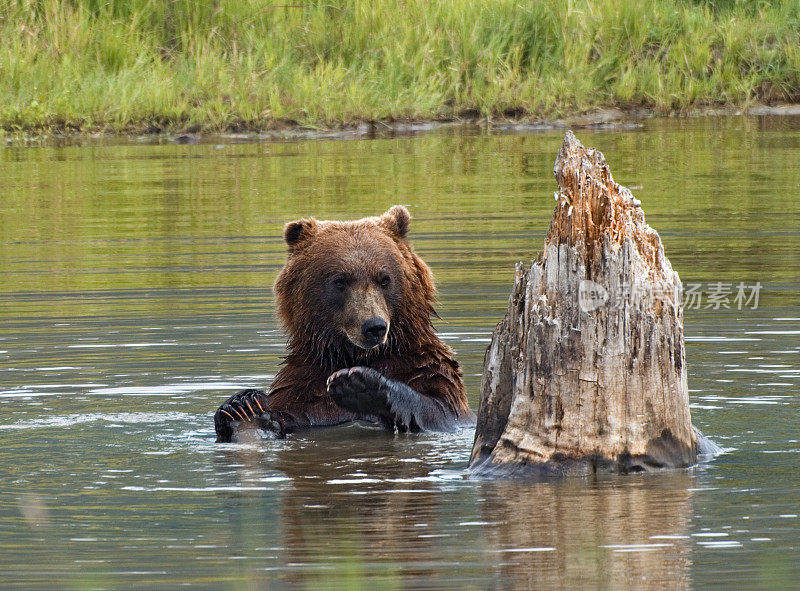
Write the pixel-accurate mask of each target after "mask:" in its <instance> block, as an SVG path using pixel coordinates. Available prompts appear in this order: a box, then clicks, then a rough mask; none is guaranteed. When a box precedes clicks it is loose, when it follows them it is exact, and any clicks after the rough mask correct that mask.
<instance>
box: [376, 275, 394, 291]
mask: <svg viewBox="0 0 800 591" xmlns="http://www.w3.org/2000/svg"><path fill="white" fill-rule="evenodd" d="M378 283H379V284H380V286H381V287H383V288H387V287H389V285H390V284H391V283H392V278H391V277H389V274H388V273H382V274H381V277H380V279H379V280H378Z"/></svg>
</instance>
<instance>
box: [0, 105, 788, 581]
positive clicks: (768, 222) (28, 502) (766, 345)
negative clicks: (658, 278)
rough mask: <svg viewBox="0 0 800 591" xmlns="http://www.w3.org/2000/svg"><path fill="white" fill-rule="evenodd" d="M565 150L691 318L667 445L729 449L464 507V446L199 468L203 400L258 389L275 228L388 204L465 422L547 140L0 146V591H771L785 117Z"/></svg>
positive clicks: (545, 192) (522, 246)
mask: <svg viewBox="0 0 800 591" xmlns="http://www.w3.org/2000/svg"><path fill="white" fill-rule="evenodd" d="M578 136H579V138H580V139H582V140H583V141H584V143H586V144H587V145H593V146H596V147H598V148H600V149H601V150H602V151H603V152H604V153H605V155H606V158H607V159H608V161H609V163H610V165H611V168H612V172H613V174H614V176H615V179H616V180H617V181H618V182H621V183H623V184H625V185H628V186H631V187H633V188H634V193H635V195H636V196H637V197H638V198H639V199H641V201H642V203H643V207H644V210H645V212H646V215H647V219H648V222H649V223H650V224H651V225H652V226H654V227H655V228H656V229H657V230H659V232H660V233H661V236H662V240H663V242H664V244H665V247H666V251H667V255H668V256H669V258H670V260H671V261H672V264H673V267H674V268H675V269H676V270H677V271H678V272H679V274H680V275H681V278H682V279H683V281H684V283H685V284H694V285H698V286H699V288H698V289H699V291H701V292H702V293H703V294H704V296H705V298H706V299H705V300H704V301H703V302H702V305H701V307H700V309H687V310H686V313H685V318H686V335H687V362H688V366H689V385H690V389H691V400H692V414H693V419H694V422H695V424H697V425H698V426H699V427H700V428H701V429H702V430H703V431H704V432H705V433H706V434H708V435H709V436H710V437H711V438H712V439H714V440H715V441H716V442H718V443H719V444H720V445H722V446H724V447H725V448H727V450H728V451H727V453H726V454H725V455H723V456H721V457H720V458H718V459H717V460H715V461H714V462H712V463H711V464H708V465H705V466H701V467H699V468H696V469H693V470H689V471H676V472H670V473H666V474H657V475H641V476H630V477H624V478H604V479H601V480H598V481H585V480H579V481H569V482H546V483H525V482H481V481H477V482H476V481H469V480H465V479H464V478H463V474H464V468H465V466H466V462H467V459H468V456H469V450H470V447H471V443H472V435H473V434H472V432H470V431H464V432H460V433H456V434H450V435H440V434H422V435H408V434H406V435H397V436H391V435H387V434H385V433H383V432H380V431H375V430H373V429H370V428H367V427H363V426H356V425H351V426H346V427H342V428H336V429H332V430H328V431H323V432H316V433H311V434H301V435H296V436H292V437H290V438H289V439H288V440H285V441H273V442H263V443H259V444H255V445H217V444H215V443H214V434H213V426H212V414H213V411H214V410H215V408H216V407H217V406H218V405H219V403H220V402H221V401H222V400H224V398H225V397H226V396H228V395H229V394H230V393H232V392H233V391H235V390H236V389H239V388H242V387H245V386H263V385H268V384H269V382H270V380H271V378H272V376H274V374H275V372H276V371H277V370H278V367H279V363H280V359H281V355H282V353H283V350H284V342H285V341H284V336H283V335H282V334H281V332H280V330H279V327H278V325H277V324H276V320H275V316H274V301H273V296H272V293H271V290H270V286H271V284H272V282H273V280H274V278H275V275H276V274H277V272H278V270H279V269H280V267H281V265H282V264H283V260H284V245H283V244H282V240H281V232H282V227H283V224H284V223H285V222H287V221H290V220H292V219H296V218H298V217H300V216H302V215H314V216H316V217H318V218H323V219H324V218H349V219H352V218H357V217H361V216H364V215H376V214H379V213H382V212H383V211H385V210H386V209H387V208H388V207H389V206H391V205H392V204H395V203H404V204H407V205H408V206H409V208H410V210H411V212H412V215H413V216H414V220H413V222H412V228H411V238H412V240H413V242H414V245H415V247H416V249H417V251H418V252H419V253H420V254H421V255H422V256H423V258H424V259H425V260H426V261H427V262H428V264H429V265H430V266H431V268H432V269H433V272H434V274H435V276H436V279H437V282H438V287H439V297H440V305H439V312H440V314H441V317H442V318H441V320H440V321H439V322H438V328H439V330H440V331H441V334H442V336H443V338H444V339H445V340H446V341H447V342H448V343H449V344H450V345H451V346H452V347H453V348H454V349H455V350H456V353H457V355H458V358H459V360H460V361H461V363H462V366H463V368H464V373H465V381H466V385H467V389H468V392H469V397H470V401H471V404H472V406H473V407H477V403H478V397H479V386H480V372H481V368H482V360H483V353H484V351H485V348H486V346H487V343H488V341H489V337H490V334H491V331H492V329H493V328H494V325H495V324H496V323H497V322H498V321H499V320H500V319H501V318H502V315H503V313H504V311H505V307H506V301H507V298H508V294H509V292H510V288H511V284H512V282H513V269H514V263H515V262H516V261H518V260H529V259H531V258H532V257H533V256H534V255H535V254H536V253H537V252H538V251H539V250H540V248H541V245H542V241H543V238H544V235H545V233H546V231H547V228H548V224H549V221H550V217H551V214H552V208H553V205H554V202H553V198H552V195H553V191H554V190H555V188H556V187H555V182H554V180H553V178H552V165H553V160H554V158H555V154H556V152H557V150H558V147H559V146H560V143H561V133H560V132H543V133H537V134H532V133H516V134H513V133H509V134H496V135H495V134H490V133H486V132H480V133H479V132H476V131H466V130H457V129H450V130H440V131H439V132H434V133H428V134H424V135H419V136H416V137H403V138H393V139H392V138H386V139H372V140H359V141H307V142H296V143H290V142H286V143H262V144H216V143H213V142H212V143H207V144H200V145H173V144H164V145H140V144H138V143H137V142H136V141H130V142H117V143H111V144H103V143H95V144H94V145H89V146H76V147H53V146H50V147H39V148H18V147H13V148H4V149H0V172H1V173H2V174H1V175H0V195H2V198H1V199H0V271H2V277H3V288H2V290H0V465H1V466H2V473H0V495H2V498H3V499H4V502H3V503H2V504H0V523H2V528H0V547H1V548H2V552H0V572H2V577H3V585H5V586H11V585H23V584H27V585H33V586H36V587H41V588H50V587H52V588H80V589H83V588H108V587H122V586H131V587H144V586H150V585H155V586H158V587H162V588H171V587H174V586H177V585H179V584H191V585H194V586H197V587H201V588H202V587H205V588H236V589H238V588H262V587H263V588H266V587H269V588H284V587H301V588H303V587H308V588H318V587H337V586H338V587H342V588H348V587H353V586H358V585H362V586H368V587H370V588H373V587H386V588H452V587H453V586H459V587H464V588H476V589H485V588H487V587H496V588H512V587H515V588H525V587H537V588H562V587H568V586H570V587H575V588H582V589H584V588H585V589H592V588H598V589H625V588H642V589H644V588H647V589H653V588H656V589H657V588H668V589H675V588H688V587H691V586H695V587H703V588H706V587H707V588H714V587H732V586H735V587H737V588H741V587H749V588H773V589H775V588H786V589H791V588H795V586H796V581H797V580H800V566H798V565H799V564H800V562H798V560H797V558H798V548H799V547H800V535H799V534H798V526H800V517H798V514H800V476H798V474H797V470H796V468H797V466H798V465H799V464H800V462H798V459H799V458H800V429H798V427H797V418H796V417H797V416H798V411H800V403H799V402H798V393H799V388H798V386H799V385H800V306H799V304H800V296H799V295H798V289H799V288H800V278H799V275H800V199H798V189H797V178H798V175H799V174H800V119H798V118H788V117H787V118H729V119H697V120H664V121H653V122H648V123H647V124H646V125H645V126H644V127H643V128H642V129H637V130H625V131H602V132H590V131H582V132H579V133H578ZM757 283H760V284H761V286H762V288H761V291H760V294H759V303H758V307H757V308H756V309H752V302H751V305H749V306H742V309H738V308H739V306H738V305H737V303H736V301H735V300H734V296H735V295H736V286H738V285H739V284H743V285H745V286H747V287H748V288H749V287H750V286H753V285H755V284H757ZM717 284H721V287H716V288H715V287H714V286H715V285H717ZM715 290H716V291H717V293H724V292H725V290H729V291H728V292H727V293H728V299H727V300H726V301H723V302H722V303H720V305H719V306H718V309H717V306H716V305H712V306H711V307H710V308H709V307H706V306H707V305H708V303H709V300H708V295H709V293H710V292H712V291H715ZM726 305H727V307H725V306H726Z"/></svg>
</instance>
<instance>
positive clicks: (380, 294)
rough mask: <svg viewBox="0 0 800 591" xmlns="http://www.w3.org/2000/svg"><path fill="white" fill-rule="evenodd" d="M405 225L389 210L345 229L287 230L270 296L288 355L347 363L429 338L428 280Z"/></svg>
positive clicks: (308, 225)
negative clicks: (284, 333)
mask: <svg viewBox="0 0 800 591" xmlns="http://www.w3.org/2000/svg"><path fill="white" fill-rule="evenodd" d="M410 221H411V215H410V214H409V213H408V210H407V209H406V208H405V207H403V206H400V205H395V206H394V207H392V208H391V209H389V211H387V212H386V213H385V214H383V215H382V216H379V217H369V218H364V219H361V220H356V221H352V222H338V221H320V220H315V219H313V218H304V219H300V220H297V221H294V222H290V223H288V224H286V227H285V229H284V239H285V240H286V244H287V245H288V247H289V256H288V259H287V261H286V265H285V266H284V268H283V270H282V271H281V272H280V274H279V275H278V278H277V280H276V281H275V286H274V289H275V296H276V303H277V308H278V315H279V317H280V319H281V321H282V322H283V325H284V327H285V328H286V330H287V332H288V333H289V337H290V343H289V346H290V349H291V350H293V351H296V352H299V350H304V351H306V352H308V353H309V354H311V355H314V356H316V357H318V358H322V359H325V358H327V359H330V360H332V361H333V360H338V359H343V358H348V359H352V358H354V357H363V356H364V355H369V354H370V353H369V352H373V353H374V352H377V351H381V350H386V349H387V348H394V349H402V348H403V345H404V344H405V343H408V342H417V341H418V340H419V338H420V337H421V336H422V335H423V333H425V334H427V332H428V331H429V330H431V325H430V316H431V314H433V313H434V312H433V306H432V304H433V301H434V298H435V290H434V287H433V277H432V275H431V272H430V269H428V266H427V265H426V264H425V263H424V262H423V261H422V260H421V259H420V258H419V257H418V256H417V255H416V254H415V253H414V251H413V250H412V248H411V245H410V244H409V242H408V240H407V238H406V236H407V234H408V227H409V222H410Z"/></svg>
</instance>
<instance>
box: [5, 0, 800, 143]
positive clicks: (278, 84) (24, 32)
mask: <svg viewBox="0 0 800 591" xmlns="http://www.w3.org/2000/svg"><path fill="white" fill-rule="evenodd" d="M775 102H782V103H798V102H800V0H777V1H774V2H766V1H759V0H718V1H713V0H662V1H657V0H645V1H637V0H596V1H590V0H571V1H570V0H564V1H563V2H562V1H558V2H557V1H548V2H528V3H521V2H513V1H510V0H497V1H496V2H492V3H485V2H476V1H468V0H447V1H443V2H438V3H437V2H427V1H422V0H407V1H405V2H403V3H397V2H389V1H388V0H351V1H348V2H331V1H329V2H319V1H316V0H315V1H311V2H304V3H303V4H302V5H301V4H299V3H298V4H296V5H294V4H293V5H280V6H278V5H272V4H266V3H259V2H254V3H249V2H246V1H245V0H218V1H217V2H213V3H212V2H195V1H194V0H172V1H170V2H160V1H158V0H128V1H126V2H118V1H117V2H114V1H105V2H104V1H101V0H71V1H68V2H66V1H65V2H62V1H59V0H11V1H10V2H7V3H4V4H3V5H2V6H0V129H2V130H4V131H5V132H6V133H9V132H10V133H28V134H51V133H97V132H110V133H141V132H148V131H149V132H160V131H164V132H168V133H169V132H171V133H178V132H184V131H195V132H197V131H202V132H206V133H219V132H226V131H234V132H242V131H270V130H272V131H275V130H278V131H280V130H286V129H292V128H295V127H298V126H300V127H305V128H318V129H338V128H342V127H347V126H354V125H358V124H359V123H361V122H376V121H378V122H379V121H387V122H391V121H398V120H400V121H409V120H412V121H413V120H417V121H418V120H425V121H437V120H454V119H456V120H457V119H467V120H473V121H474V120H482V121H493V120H515V121H540V120H550V121H552V120H555V119H558V118H562V117H565V116H568V115H574V114H576V113H586V112H589V111H591V110H593V109H598V108H617V109H621V110H622V111H623V112H629V111H636V110H644V111H646V112H650V113H654V114H662V115H663V114H670V113H676V112H677V113H688V112H695V111H697V110H698V109H704V108H714V107H723V108H732V109H741V108H747V107H749V106H752V105H756V104H760V103H764V104H771V103H775Z"/></svg>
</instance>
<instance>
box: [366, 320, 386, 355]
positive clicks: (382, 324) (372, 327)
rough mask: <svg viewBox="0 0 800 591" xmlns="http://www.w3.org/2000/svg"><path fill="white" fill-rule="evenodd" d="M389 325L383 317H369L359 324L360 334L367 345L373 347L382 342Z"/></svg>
mask: <svg viewBox="0 0 800 591" xmlns="http://www.w3.org/2000/svg"><path fill="white" fill-rule="evenodd" d="M388 330H389V326H388V325H387V324H386V321H385V320H384V319H383V318H378V317H377V316H376V317H375V318H370V319H369V320H367V321H365V322H364V324H362V325H361V334H362V335H363V337H364V343H365V344H366V345H367V347H370V348H371V347H374V346H376V345H380V344H381V343H383V341H384V339H385V338H386V332H387V331H388Z"/></svg>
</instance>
